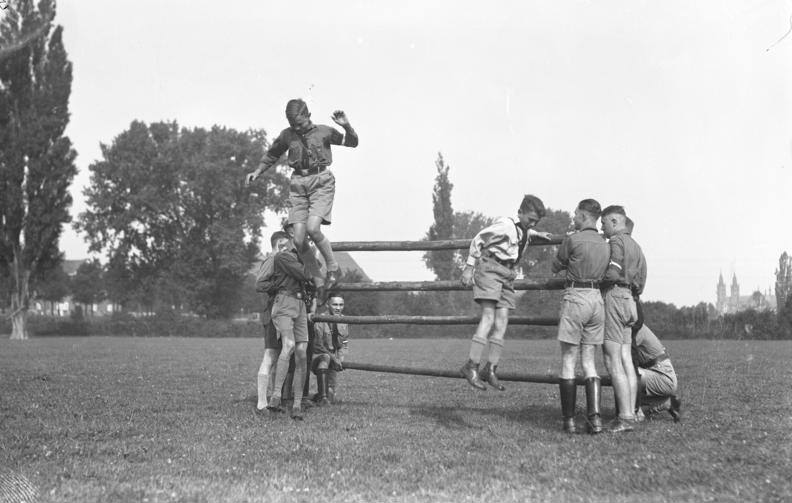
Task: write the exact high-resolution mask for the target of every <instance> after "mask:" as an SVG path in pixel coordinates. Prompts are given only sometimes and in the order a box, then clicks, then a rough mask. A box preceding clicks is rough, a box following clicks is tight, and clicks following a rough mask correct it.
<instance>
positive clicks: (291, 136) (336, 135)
mask: <svg viewBox="0 0 792 503" xmlns="http://www.w3.org/2000/svg"><path fill="white" fill-rule="evenodd" d="M302 138H303V139H304V140H305V145H307V146H308V151H307V152H305V148H304V147H303V140H302V139H300V134H299V133H297V132H296V131H295V130H294V129H293V128H290V127H289V128H286V129H284V130H283V131H281V133H280V134H279V135H278V137H277V138H276V139H275V141H274V142H272V146H271V147H270V148H269V150H268V151H267V153H266V155H265V156H264V158H263V159H262V160H261V164H262V166H263V167H264V169H268V168H269V167H271V166H272V165H273V164H275V163H276V162H278V159H280V157H281V156H282V155H283V154H284V153H286V152H289V156H288V159H287V163H288V165H289V167H291V168H293V169H308V168H312V169H315V168H322V167H327V166H330V165H331V164H332V163H333V153H332V151H331V150H330V145H344V146H346V147H356V146H357V144H358V137H357V134H356V133H355V132H354V130H352V129H351V128H350V129H349V130H348V132H347V134H346V135H345V134H344V133H341V132H340V131H338V130H337V129H335V128H332V127H330V126H325V125H324V124H312V125H311V128H310V129H309V130H308V131H307V132H305V133H304V134H303V135H302Z"/></svg>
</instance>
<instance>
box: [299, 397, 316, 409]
mask: <svg viewBox="0 0 792 503" xmlns="http://www.w3.org/2000/svg"><path fill="white" fill-rule="evenodd" d="M300 403H301V404H302V409H303V410H306V409H311V408H313V407H316V404H315V403H313V402H312V401H311V400H309V399H308V398H303V399H302V401H301V402H300Z"/></svg>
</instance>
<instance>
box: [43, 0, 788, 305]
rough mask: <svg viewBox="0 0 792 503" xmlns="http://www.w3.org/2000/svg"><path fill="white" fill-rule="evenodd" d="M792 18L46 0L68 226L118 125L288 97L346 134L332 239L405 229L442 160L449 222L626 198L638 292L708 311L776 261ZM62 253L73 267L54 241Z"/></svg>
mask: <svg viewBox="0 0 792 503" xmlns="http://www.w3.org/2000/svg"><path fill="white" fill-rule="evenodd" d="M791 14H792V1H790V0H785V1H783V0H778V1H774V0H745V1H708V2H690V1H688V0H685V1H677V0H667V1H663V2H655V1H636V0H624V1H597V2H588V1H575V2H572V1H558V2H535V1H526V0H515V1H498V2H471V1H458V0H457V1H454V0H447V1H446V0H442V1H441V0H433V1H430V2H427V1H413V0H400V1H398V2H395V1H392V2H371V1H362V0H358V1H341V2H326V1H314V0H305V1H301V2H261V1H254V0H249V1H227V2H219V1H209V0H190V1H186V0H178V1H176V0H159V1H153V0H136V1H131V0H113V1H110V2H108V1H106V0H103V1H100V0H61V1H60V2H58V16H57V18H56V21H57V23H59V24H61V25H63V26H64V30H65V31H64V39H65V44H66V49H67V51H68V54H69V56H70V58H71V60H72V62H73V64H74V82H73V88H72V97H71V104H70V109H71V113H72V119H71V123H70V125H69V127H68V130H67V133H68V135H69V136H70V138H71V139H72V141H73V143H74V145H75V148H76V149H77V151H78V154H79V157H78V159H77V164H78V167H79V169H80V173H79V175H78V177H77V179H76V181H75V184H74V188H73V193H74V197H75V205H74V208H73V213H74V214H75V215H76V214H77V213H79V212H81V211H83V210H84V209H85V206H84V202H83V196H82V189H83V187H85V185H86V184H87V183H88V179H89V171H88V166H89V165H90V164H91V163H92V162H93V161H95V160H97V159H98V158H99V156H100V151H99V144H100V142H102V143H109V142H111V141H112V139H113V138H114V137H115V136H116V135H118V134H119V133H120V132H122V131H123V130H125V129H126V128H127V127H128V126H129V124H130V122H131V121H132V120H133V119H140V120H144V121H146V122H153V121H158V120H176V121H178V122H179V123H180V124H181V125H183V126H190V127H192V126H203V127H209V126H211V125H213V124H220V125H224V126H228V127H233V128H237V129H241V130H244V129H248V128H264V129H266V130H267V131H268V133H269V134H270V135H271V137H274V136H275V135H277V133H278V132H279V131H280V130H281V129H282V128H283V127H285V126H286V121H285V117H284V114H283V111H284V107H285V103H286V101H287V100H289V99H290V98H293V97H303V98H305V99H306V100H307V101H308V103H309V106H310V108H311V111H312V114H313V118H314V121H315V122H319V123H327V124H332V121H331V119H330V113H331V112H332V111H333V110H335V109H339V108H340V109H343V110H345V111H346V112H347V114H348V116H349V118H350V120H351V122H352V125H353V126H354V127H355V129H356V130H357V131H358V133H359V135H360V146H359V147H358V148H357V149H344V148H337V149H336V150H335V151H334V164H333V171H334V173H335V175H336V179H337V192H336V202H335V208H334V214H333V217H334V223H333V225H332V226H331V227H330V228H329V229H327V235H328V236H329V237H330V238H331V239H332V240H336V241H355V240H414V239H420V238H421V237H423V235H424V233H425V232H426V230H427V229H428V227H429V225H430V224H431V222H432V201H431V191H432V185H433V181H434V177H435V174H436V172H435V166H434V161H435V159H436V157H437V153H438V152H442V153H443V156H444V157H445V159H446V161H447V162H448V164H450V165H451V173H450V176H451V179H452V182H453V183H454V190H453V196H452V201H453V206H454V209H455V210H474V211H479V212H482V213H484V214H487V215H490V216H498V215H514V214H515V213H516V209H517V206H518V204H519V202H520V200H521V198H522V195H523V194H525V193H534V194H537V195H539V196H540V197H541V198H542V199H543V200H544V201H545V203H546V204H547V205H548V206H550V207H552V208H556V209H565V210H569V211H572V210H573V209H574V207H575V206H576V204H577V202H578V201H579V200H580V199H583V198H587V197H594V198H596V199H598V200H599V201H600V202H601V203H602V204H603V206H605V205H608V204H623V205H624V206H625V207H626V208H627V212H628V214H629V215H630V216H631V217H632V218H633V219H634V220H635V221H636V232H635V234H634V236H635V238H636V239H637V240H638V242H639V243H640V244H641V246H642V247H643V249H644V253H645V254H646V257H647V261H648V264H649V280H648V284H647V288H646V292H645V295H644V297H645V299H647V300H663V301H666V302H673V303H675V304H677V305H690V304H695V303H697V302H699V301H702V300H703V301H707V302H714V301H715V284H716V282H717V279H718V274H719V273H720V272H723V274H724V277H725V278H726V280H727V281H730V279H731V275H732V273H734V272H736V274H737V277H738V280H739V281H740V284H741V288H742V293H743V295H747V294H750V293H751V291H753V290H754V289H756V288H759V289H761V290H762V291H764V290H766V289H767V288H769V287H772V284H773V282H774V271H775V268H776V267H777V266H778V257H779V255H780V254H781V252H782V251H784V250H787V251H789V252H792V232H791V231H792V228H791V227H790V226H789V223H788V221H787V219H786V217H784V216H783V214H782V211H784V210H785V208H787V207H788V206H789V203H787V201H786V198H788V197H789V196H790V195H791V194H792V35H790V36H789V37H787V38H785V39H783V40H781V41H780V42H778V43H776V42H777V41H778V40H779V39H781V38H782V37H783V35H784V34H785V33H787V31H788V30H790V22H791V21H790V15H791ZM768 48H769V50H768ZM277 222H278V220H277V219H275V218H270V219H269V220H268V223H269V224H270V225H277ZM784 222H787V223H786V224H785V223H784ZM539 227H540V228H541V225H540V226H539ZM62 246H63V248H64V249H65V251H66V255H67V258H82V257H85V256H87V245H86V244H85V243H84V242H83V240H82V237H81V236H78V235H77V234H76V233H75V232H74V231H73V230H71V229H69V230H67V231H66V233H65V235H64V236H63V238H62ZM355 257H356V259H357V260H358V262H359V263H360V264H361V265H362V266H363V268H364V269H365V270H366V272H367V273H368V274H369V276H371V277H372V278H374V279H376V280H381V281H388V280H420V279H431V277H432V275H431V274H430V273H429V272H428V271H427V270H426V269H425V267H424V266H423V263H422V262H421V260H420V253H419V252H410V253H359V254H356V255H355Z"/></svg>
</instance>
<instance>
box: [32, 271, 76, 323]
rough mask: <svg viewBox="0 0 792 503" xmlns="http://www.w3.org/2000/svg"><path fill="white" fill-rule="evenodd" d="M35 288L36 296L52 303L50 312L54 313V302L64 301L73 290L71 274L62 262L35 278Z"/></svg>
mask: <svg viewBox="0 0 792 503" xmlns="http://www.w3.org/2000/svg"><path fill="white" fill-rule="evenodd" d="M34 279H35V281H34V282H33V288H32V289H33V290H34V292H35V298H36V299H38V300H43V301H45V302H49V303H50V314H54V304H55V303H56V302H60V301H62V300H63V299H64V298H66V297H67V296H68V295H69V293H70V292H71V287H70V283H71V282H70V280H69V276H68V275H67V274H66V271H64V270H63V267H62V265H61V264H60V263H58V265H56V266H55V267H52V268H51V269H49V270H48V271H45V272H43V273H42V274H41V275H40V277H39V278H34Z"/></svg>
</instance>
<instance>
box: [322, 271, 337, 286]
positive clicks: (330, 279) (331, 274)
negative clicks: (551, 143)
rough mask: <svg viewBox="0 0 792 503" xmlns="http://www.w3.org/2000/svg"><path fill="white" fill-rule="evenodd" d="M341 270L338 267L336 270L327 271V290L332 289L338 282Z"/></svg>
mask: <svg viewBox="0 0 792 503" xmlns="http://www.w3.org/2000/svg"><path fill="white" fill-rule="evenodd" d="M339 272H340V271H339V270H338V269H336V270H334V271H327V278H326V279H325V288H326V289H327V290H332V289H333V287H334V286H336V285H337V284H338V273H339Z"/></svg>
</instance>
